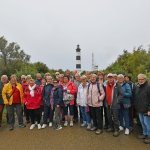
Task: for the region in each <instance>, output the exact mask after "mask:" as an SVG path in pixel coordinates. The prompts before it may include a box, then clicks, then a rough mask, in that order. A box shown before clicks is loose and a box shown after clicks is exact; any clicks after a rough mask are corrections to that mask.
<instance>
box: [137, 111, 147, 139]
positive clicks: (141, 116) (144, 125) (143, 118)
mask: <svg viewBox="0 0 150 150" xmlns="http://www.w3.org/2000/svg"><path fill="white" fill-rule="evenodd" d="M139 119H140V122H141V125H142V129H143V134H144V135H147V136H148V137H150V116H144V114H143V113H139Z"/></svg>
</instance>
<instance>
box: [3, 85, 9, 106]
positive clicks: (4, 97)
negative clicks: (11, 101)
mask: <svg viewBox="0 0 150 150" xmlns="http://www.w3.org/2000/svg"><path fill="white" fill-rule="evenodd" d="M7 88H8V85H7V84H6V85H4V88H3V90H2V97H3V100H4V104H5V105H8V99H7V97H6V94H7Z"/></svg>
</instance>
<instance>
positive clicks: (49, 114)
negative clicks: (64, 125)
mask: <svg viewBox="0 0 150 150" xmlns="http://www.w3.org/2000/svg"><path fill="white" fill-rule="evenodd" d="M53 116H54V110H52V109H51V107H50V106H44V115H43V123H44V124H47V119H48V118H49V121H50V122H53Z"/></svg>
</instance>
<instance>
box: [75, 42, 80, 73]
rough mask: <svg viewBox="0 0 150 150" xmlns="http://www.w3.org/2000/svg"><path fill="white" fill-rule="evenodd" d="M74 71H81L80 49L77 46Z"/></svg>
mask: <svg viewBox="0 0 150 150" xmlns="http://www.w3.org/2000/svg"><path fill="white" fill-rule="evenodd" d="M76 70H78V71H81V49H80V46H79V45H77V49H76Z"/></svg>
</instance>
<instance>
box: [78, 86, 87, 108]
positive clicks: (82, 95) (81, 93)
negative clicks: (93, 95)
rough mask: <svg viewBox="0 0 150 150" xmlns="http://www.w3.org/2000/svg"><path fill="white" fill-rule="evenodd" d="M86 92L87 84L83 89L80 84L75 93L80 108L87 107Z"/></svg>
mask: <svg viewBox="0 0 150 150" xmlns="http://www.w3.org/2000/svg"><path fill="white" fill-rule="evenodd" d="M87 90H88V83H87V84H86V86H85V87H83V86H82V83H81V84H80V85H79V87H78V93H77V104H78V105H80V106H87Z"/></svg>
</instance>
